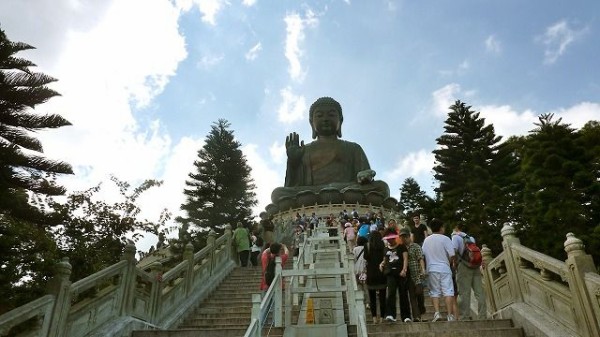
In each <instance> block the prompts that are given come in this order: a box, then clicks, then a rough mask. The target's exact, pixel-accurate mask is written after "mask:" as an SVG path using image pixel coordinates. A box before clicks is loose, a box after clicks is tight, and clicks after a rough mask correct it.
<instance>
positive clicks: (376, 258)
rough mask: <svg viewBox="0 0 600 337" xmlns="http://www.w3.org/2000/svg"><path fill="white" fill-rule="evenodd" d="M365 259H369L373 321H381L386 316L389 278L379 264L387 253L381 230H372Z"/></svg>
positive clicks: (366, 246)
mask: <svg viewBox="0 0 600 337" xmlns="http://www.w3.org/2000/svg"><path fill="white" fill-rule="evenodd" d="M364 255H365V260H366V261H367V289H368V291H369V299H370V309H371V316H373V323H381V322H382V320H383V317H385V298H386V286H387V278H386V277H385V275H384V274H383V272H382V271H381V270H380V269H379V264H381V262H382V261H383V257H384V255H385V246H384V244H383V239H382V237H381V233H380V232H379V231H375V232H371V234H370V235H369V240H368V242H367V244H366V245H365V251H364ZM378 299H379V316H378V315H377V300H378Z"/></svg>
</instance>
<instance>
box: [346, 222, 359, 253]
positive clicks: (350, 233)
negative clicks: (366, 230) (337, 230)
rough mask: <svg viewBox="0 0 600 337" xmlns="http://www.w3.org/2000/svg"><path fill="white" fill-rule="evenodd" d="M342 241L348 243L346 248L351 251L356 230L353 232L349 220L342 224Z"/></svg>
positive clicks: (354, 244)
mask: <svg viewBox="0 0 600 337" xmlns="http://www.w3.org/2000/svg"><path fill="white" fill-rule="evenodd" d="M344 241H346V244H347V245H348V250H349V251H353V250H354V247H356V232H354V227H352V224H351V223H350V222H346V224H345V225H344Z"/></svg>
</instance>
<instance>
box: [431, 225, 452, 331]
mask: <svg viewBox="0 0 600 337" xmlns="http://www.w3.org/2000/svg"><path fill="white" fill-rule="evenodd" d="M429 226H430V227H431V230H432V232H433V234H432V235H429V236H427V237H426V238H425V241H424V242H423V255H424V257H425V264H426V266H427V274H428V275H429V297H431V300H432V301H433V309H434V311H435V313H434V314H433V320H432V322H435V321H437V320H439V319H440V297H442V296H443V297H444V302H445V304H446V309H447V310H448V316H447V320H448V321H454V320H455V319H456V313H455V312H454V306H453V303H454V286H453V284H452V269H451V268H450V266H451V265H453V264H454V261H455V258H456V257H455V254H454V247H453V246H452V240H450V238H449V237H447V236H446V235H444V230H445V227H444V223H443V222H442V221H441V220H439V219H433V220H431V222H430V223H429Z"/></svg>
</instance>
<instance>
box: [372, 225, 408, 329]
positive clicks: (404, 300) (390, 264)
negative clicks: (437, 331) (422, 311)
mask: <svg viewBox="0 0 600 337" xmlns="http://www.w3.org/2000/svg"><path fill="white" fill-rule="evenodd" d="M398 238H399V235H398V234H395V233H390V234H388V235H386V236H385V237H384V238H383V239H384V240H385V241H386V243H387V249H386V252H385V256H384V258H383V262H382V263H381V265H380V268H381V270H382V271H383V273H384V274H385V275H386V277H387V294H386V295H387V298H386V304H387V308H386V315H387V316H386V317H385V320H386V321H391V322H395V321H396V292H398V296H399V299H400V317H401V319H402V321H404V322H410V321H411V319H410V306H409V302H408V288H407V286H408V284H407V281H408V277H409V273H408V250H407V249H406V246H405V245H404V242H403V241H402V240H397V239H398Z"/></svg>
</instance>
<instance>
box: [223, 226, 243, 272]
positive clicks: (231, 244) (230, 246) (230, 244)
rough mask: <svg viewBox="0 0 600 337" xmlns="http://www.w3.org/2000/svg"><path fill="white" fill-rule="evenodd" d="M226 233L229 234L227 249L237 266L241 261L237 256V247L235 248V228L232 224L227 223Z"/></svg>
mask: <svg viewBox="0 0 600 337" xmlns="http://www.w3.org/2000/svg"><path fill="white" fill-rule="evenodd" d="M225 234H227V247H225V249H227V251H228V252H229V253H228V254H229V258H230V259H231V260H233V261H234V262H235V264H236V266H237V265H238V264H239V263H240V262H239V259H238V257H237V249H236V248H235V244H234V242H233V230H232V229H231V225H230V224H227V225H225Z"/></svg>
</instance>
